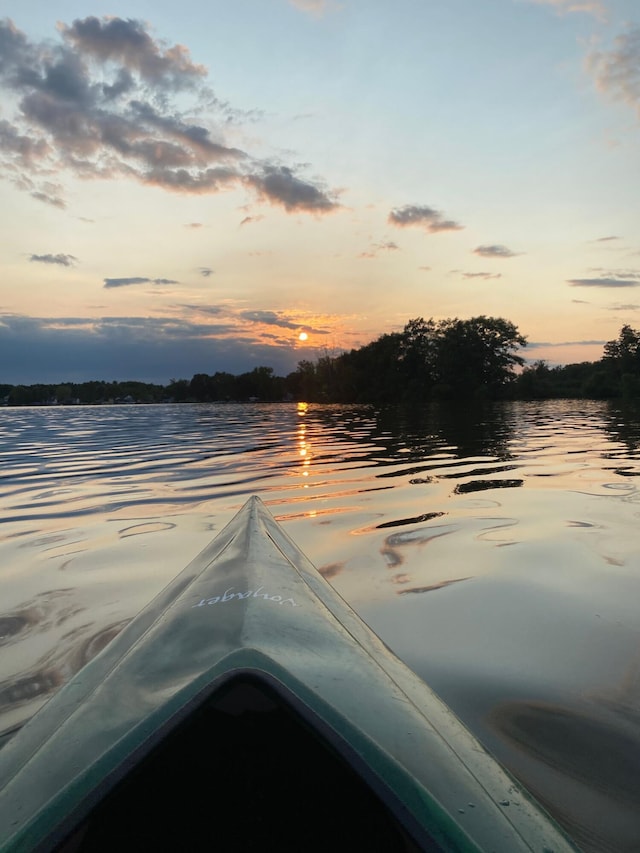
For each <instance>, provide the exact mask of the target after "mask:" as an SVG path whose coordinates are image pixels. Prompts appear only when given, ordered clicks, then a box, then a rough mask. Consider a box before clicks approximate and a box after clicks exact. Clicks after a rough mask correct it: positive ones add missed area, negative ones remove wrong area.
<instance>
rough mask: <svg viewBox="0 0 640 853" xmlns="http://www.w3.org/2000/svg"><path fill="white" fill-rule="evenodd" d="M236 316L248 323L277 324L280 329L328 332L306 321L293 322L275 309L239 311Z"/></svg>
mask: <svg viewBox="0 0 640 853" xmlns="http://www.w3.org/2000/svg"><path fill="white" fill-rule="evenodd" d="M238 316H239V317H240V318H241V319H243V320H248V321H249V322H250V323H262V324H264V325H266V326H279V327H280V328H282V329H296V330H297V329H304V330H305V331H306V332H313V333H314V334H316V335H328V334H329V332H328V331H327V330H326V329H314V328H312V327H311V326H309V325H308V324H306V323H294V322H293V321H292V320H289V319H288V318H287V317H286V316H283V315H282V314H279V313H277V312H276V311H241V312H240V313H239V315H238Z"/></svg>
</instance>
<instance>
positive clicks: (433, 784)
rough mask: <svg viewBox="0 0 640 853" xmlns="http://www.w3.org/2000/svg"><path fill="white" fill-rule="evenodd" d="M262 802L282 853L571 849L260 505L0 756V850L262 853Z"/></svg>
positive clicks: (562, 852) (254, 502) (248, 508)
mask: <svg viewBox="0 0 640 853" xmlns="http://www.w3.org/2000/svg"><path fill="white" fill-rule="evenodd" d="M230 697H231V698H230ZM238 703H239V704H238ZM243 703H244V704H243ZM256 704H257V706H258V707H255V706H256ZM273 706H275V707H273ZM234 707H235V712H234V710H233V709H234ZM238 708H239V709H240V710H242V709H243V708H244V713H239V712H238ZM260 708H262V710H261V711H260ZM278 721H279V722H278ZM272 724H274V725H276V728H275V729H273V730H272V729H270V726H272ZM278 726H279V727H280V728H278ZM252 728H253V732H252ZM243 729H244V731H243ZM234 731H235V733H234ZM261 731H262V734H261ZM301 733H302V734H304V735H306V739H305V738H302V740H300V737H301ZM243 738H244V739H245V740H243ZM280 738H282V741H280ZM296 739H297V740H296ZM267 743H268V744H269V748H270V749H271V748H272V749H273V750H274V752H273V753H272V754H269V752H268V750H267ZM280 743H282V747H281V748H280V746H279V744H280ZM233 744H235V746H232V745H233ZM245 747H246V748H245ZM236 755H237V758H238V761H235V760H234V759H235V757H236ZM274 755H275V756H276V757H275V758H274V757H273V756H274ZM187 756H188V760H187ZM225 756H226V757H225ZM264 756H268V757H267V758H266V759H265V758H264ZM322 768H324V769H322ZM345 774H346V775H345ZM340 779H342V781H340ZM345 780H350V782H349V785H350V784H351V783H354V785H355V788H354V785H351V787H349V785H348V784H347V782H346V781H345ZM345 785H346V788H345ZM356 789H357V790H359V791H360V793H355V790H356ZM340 790H342V791H346V792H345V793H343V795H342V796H340V795H337V797H336V796H334V794H335V792H338V791H340ZM372 798H373V799H372ZM290 801H291V806H290V805H289V802H290ZM352 802H353V803H354V804H355V803H356V802H359V803H360V804H361V805H358V807H357V808H356V807H355V805H354V809H353V813H352V811H351V808H350V805H351V803H352ZM196 804H197V805H196ZM261 804H262V805H263V806H265V808H264V809H262V817H259V818H256V821H257V823H255V826H256V827H258V828H259V827H260V826H262V827H263V828H264V827H266V826H267V825H269V826H272V827H275V828H276V835H278V841H277V843H275V842H274V845H273V846H274V847H275V848H276V849H279V850H285V849H292V850H293V849H298V850H299V849H320V847H311V848H310V847H309V846H308V845H307V844H306V843H304V844H303V843H300V838H301V835H300V833H301V832H302V833H303V835H304V834H305V833H306V835H305V837H307V836H309V837H310V838H311V839H313V838H320V829H319V826H320V825H321V824H322V822H323V821H326V822H327V825H328V826H329V834H330V835H332V841H331V843H330V844H329V843H327V842H326V836H323V837H324V838H325V843H324V849H326V847H327V846H331V847H333V848H334V849H335V848H337V849H344V850H348V849H358V848H360V849H389V850H393V849H399V850H403V849H405V850H412V849H419V850H444V851H458V853H477V851H505V853H524V851H536V852H537V853H543V851H547V853H549V851H553V853H568V851H571V850H575V848H574V847H573V846H572V845H571V843H570V842H569V841H568V840H567V839H566V838H565V836H564V835H563V834H562V832H561V831H560V830H559V829H558V828H557V827H556V826H555V824H554V823H553V822H552V821H551V820H550V818H549V817H548V816H547V815H546V814H545V813H544V812H543V811H542V810H541V809H540V808H539V806H538V805H537V804H536V803H534V802H533V800H532V799H531V798H530V797H529V795H528V794H527V793H526V792H525V791H524V790H523V789H522V788H521V787H520V786H519V785H518V784H517V783H516V782H515V781H514V780H513V779H512V778H511V777H510V776H509V775H508V774H507V773H506V772H505V771H504V770H503V769H502V768H501V767H500V766H499V765H498V764H497V762H496V761H495V760H494V759H493V758H492V757H491V756H490V755H489V754H488V753H487V752H486V751H485V750H484V749H483V748H482V746H481V745H480V744H479V742H478V741H477V740H476V739H475V738H474V737H473V736H472V735H471V734H470V733H469V731H468V730H467V729H466V728H465V727H464V726H463V725H462V723H461V722H460V721H459V720H458V718H457V717H456V716H455V715H454V714H453V713H452V711H451V710H450V709H449V708H447V707H446V706H445V705H444V704H443V703H442V701H441V700H440V699H438V697H437V696H436V695H435V694H434V693H433V691H431V690H430V689H429V687H428V686H427V685H426V684H424V682H422V681H421V680H420V679H419V678H418V677H417V676H416V675H415V674H414V673H412V672H411V671H410V670H409V669H408V668H407V667H406V666H405V665H404V664H402V663H401V662H400V661H399V660H398V659H397V658H396V657H395V656H394V655H393V654H392V653H391V652H390V650H389V649H388V648H387V647H386V646H385V645H384V644H383V643H382V641H381V640H380V639H379V638H378V637H377V636H376V635H375V634H374V633H373V632H371V631H370V630H369V628H368V627H367V626H366V625H365V624H364V623H363V622H362V621H361V620H360V619H359V617H358V616H357V615H356V614H355V613H354V612H353V611H352V610H351V608H349V606H348V605H347V604H346V603H345V602H344V601H343V599H341V598H340V596H339V595H338V594H337V593H336V592H335V591H334V590H333V589H332V588H331V586H330V585H329V584H328V583H327V582H326V581H325V580H324V578H322V576H321V575H320V574H319V573H318V572H317V570H316V569H315V568H314V566H313V565H312V564H311V563H310V562H309V560H308V559H307V558H306V557H305V555H304V554H303V553H302V552H301V551H300V550H299V549H298V548H297V546H296V545H295V544H294V543H293V542H292V540H291V539H290V538H289V537H288V536H287V534H286V533H285V532H284V531H283V530H282V528H281V527H280V526H279V525H278V524H277V522H276V521H275V520H274V519H273V517H272V516H271V515H270V513H269V512H268V511H267V509H266V508H265V506H264V504H263V503H262V502H261V501H260V499H259V498H257V497H253V498H251V499H250V500H249V501H248V502H247V504H246V505H245V506H244V508H243V509H242V510H241V511H240V512H239V513H238V515H237V516H236V517H235V518H234V519H233V520H232V521H231V522H230V523H229V524H228V525H227V527H226V528H225V529H224V530H223V531H222V532H221V533H220V534H219V535H218V536H217V537H216V539H215V540H214V541H213V542H212V543H211V544H210V545H209V546H208V547H207V548H205V549H204V551H203V552H202V553H201V554H200V555H199V556H198V557H196V558H195V560H193V561H192V563H190V564H189V566H187V568H186V569H184V570H183V572H181V573H180V574H179V575H178V576H177V577H176V578H175V579H174V580H173V581H172V582H171V583H170V584H169V585H168V586H167V587H166V588H165V589H164V590H163V591H162V592H161V593H160V594H159V595H158V596H157V597H156V598H155V599H154V600H153V601H152V602H151V603H150V604H149V605H148V606H147V607H146V608H145V609H144V610H143V611H142V612H141V613H140V614H139V615H138V616H137V617H136V618H135V619H134V620H133V621H132V622H131V623H130V624H129V625H128V626H127V627H126V628H125V629H124V630H123V631H121V633H120V634H118V636H117V637H115V639H113V640H112V641H111V643H110V644H109V645H108V646H107V647H106V648H105V649H104V650H103V651H102V652H101V653H100V654H99V655H98V656H97V657H96V658H95V659H94V660H93V661H91V662H90V663H89V664H87V665H86V666H85V667H84V669H82V670H81V671H80V672H79V673H78V675H77V676H76V677H75V678H73V679H72V680H71V681H70V682H69V683H68V684H67V685H65V686H64V687H63V688H62V689H61V690H60V691H59V692H58V693H57V694H56V695H55V696H54V697H53V698H52V699H51V700H50V701H49V702H48V703H47V704H46V705H45V706H44V707H43V708H42V710H41V711H40V712H39V713H38V714H36V715H35V717H34V718H33V719H32V720H31V721H29V723H28V724H27V725H26V726H25V727H24V728H23V729H22V730H21V731H20V732H19V733H18V734H17V735H16V736H15V737H14V738H12V739H11V740H10V741H9V743H8V744H7V745H6V746H5V747H4V748H3V749H2V751H0V850H2V851H11V852H12V853H15V851H19V850H20V851H22V850H24V851H32V850H54V849H62V850H65V853H72V851H75V850H78V849H80V850H81V849H83V845H85V841H84V840H83V839H85V838H86V839H88V841H87V842H86V845H85V846H84V849H92V850H93V849H97V848H96V846H95V845H96V844H99V843H100V838H105V839H106V838H107V837H108V833H109V832H113V833H116V834H117V832H118V831H120V830H118V829H117V824H118V821H120V824H121V826H122V821H123V820H124V821H125V823H126V824H127V826H130V822H131V820H133V819H135V820H136V826H137V830H136V832H139V833H142V834H144V833H146V832H149V831H151V829H153V828H152V827H151V829H150V825H151V824H153V823H154V822H155V823H156V824H157V830H156V829H153V832H154V833H155V838H156V842H157V844H158V845H159V846H158V847H156V848H155V849H170V848H171V847H172V844H168V846H166V847H165V846H164V844H163V842H162V839H168V838H170V837H172V838H175V837H176V834H177V836H178V837H179V838H180V834H181V833H186V832H187V829H188V831H189V832H190V833H192V838H193V843H191V842H188V843H187V842H185V840H184V838H183V839H182V840H180V841H179V842H176V843H175V844H174V845H173V848H174V849H175V847H176V846H177V847H179V848H182V849H199V847H200V846H201V845H200V843H199V842H198V841H197V838H199V837H202V834H203V833H204V836H205V837H206V838H207V839H210V835H209V833H213V836H215V838H216V839H217V841H218V842H219V841H220V840H222V839H224V840H222V845H221V846H222V849H231V850H233V849H238V850H249V849H255V846H253V847H252V846H251V842H250V840H249V839H248V838H247V837H246V833H245V830H244V828H243V827H244V825H245V824H247V823H248V824H251V822H252V821H253V815H254V814H255V813H257V812H258V811H260V809H259V808H258V807H259V806H260V805H261ZM329 804H331V809H330V808H329V807H328V806H329ZM345 804H347V805H346V808H345V807H344V806H345ZM232 806H233V808H232ZM330 812H331V814H330ZM298 814H299V815H300V822H298V821H297V816H298ZM333 814H336V815H337V814H340V815H341V818H340V820H339V821H338V829H335V827H334V828H331V826H330V824H329V822H330V821H331V820H333V817H332V815H333ZM187 816H189V821H190V826H189V827H187V820H186V818H187ZM349 821H351V822H349ZM378 821H381V823H380V825H378ZM367 823H371V836H372V838H373V839H374V840H372V841H371V842H370V843H371V845H373V846H369V842H365V841H364V840H363V838H364V836H363V835H362V833H363V832H364V829H365V828H366V825H367ZM300 827H302V829H301V828H300ZM122 831H123V832H129V833H130V830H126V829H125V828H124V827H122ZM265 831H266V830H265ZM386 832H389V833H390V836H389V837H391V836H393V838H394V839H395V840H394V841H389V845H390V846H388V847H386V848H381V847H376V846H375V839H379V840H380V839H383V838H384V837H385V833H386ZM350 833H354V834H355V835H352V834H350ZM358 833H360V835H358ZM341 834H342V837H343V838H344V839H345V843H344V844H343V843H342V842H341V840H340V838H341ZM129 837H130V836H129ZM353 837H357V841H355V842H353V841H352V840H351V841H348V840H347V838H349V839H353ZM230 839H231V840H230ZM233 839H235V840H233ZM141 843H142V842H141ZM208 843H209V842H208V841H207V842H206V843H205V842H203V843H202V846H204V847H206V846H207V845H208ZM212 843H213V842H212ZM216 843H217V842H216ZM232 843H237V844H238V845H239V846H237V847H233V846H229V845H230V844H232ZM247 844H249V846H246V845H247ZM309 844H311V841H309ZM60 845H62V847H60ZM144 845H145V846H146V842H144ZM243 845H245V846H243ZM287 845H289V846H287ZM118 846H121V847H123V846H124V847H125V848H126V847H127V844H124V843H123V842H119V841H117V839H116V838H115V837H114V838H113V839H112V843H111V846H110V849H117V848H118ZM265 846H266V845H264V844H260V845H259V849H262V848H263V847H265ZM104 849H107V848H104ZM142 849H144V847H143V848H142Z"/></svg>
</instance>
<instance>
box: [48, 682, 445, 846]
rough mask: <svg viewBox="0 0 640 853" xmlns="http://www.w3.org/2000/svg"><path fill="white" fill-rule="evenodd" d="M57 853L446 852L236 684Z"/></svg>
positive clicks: (177, 731)
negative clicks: (138, 852)
mask: <svg viewBox="0 0 640 853" xmlns="http://www.w3.org/2000/svg"><path fill="white" fill-rule="evenodd" d="M53 849H55V850H56V851H57V852H58V853H85V851H91V853H101V851H109V853H112V851H118V850H132V849H135V850H154V851H158V850H189V851H192V850H222V851H232V853H233V852H234V851H253V850H256V851H257V850H259V851H263V850H269V849H272V850H277V851H279V853H284V851H296V853H299V851H321V850H322V851H326V850H345V851H347V850H348V851H353V850H366V851H368V853H370V851H384V853H393V851H402V853H411V852H412V851H419V850H434V851H436V850H439V849H440V848H439V847H438V846H437V845H435V844H434V845H430V844H429V843H428V842H426V844H425V842H424V840H423V839H421V840H420V843H419V844H418V843H416V842H415V841H414V840H412V838H411V836H410V834H409V833H408V832H407V830H406V828H405V827H403V826H402V824H401V822H400V821H399V820H398V818H397V817H396V816H395V815H394V814H393V813H392V811H391V810H390V808H389V807H388V806H387V805H386V804H385V803H384V802H383V800H382V799H381V798H380V797H379V796H378V795H377V794H376V793H375V792H374V791H373V790H372V788H371V787H370V785H369V784H367V782H366V781H365V780H364V779H363V778H362V777H361V775H360V774H359V773H357V772H356V771H355V770H354V769H353V767H351V766H350V764H349V762H348V761H347V760H345V758H344V757H343V756H342V755H340V754H339V752H338V751H337V750H336V749H335V747H334V746H332V745H331V744H329V743H328V742H327V741H326V739H325V738H324V737H322V735H321V734H319V733H318V730H317V728H316V727H315V726H312V725H311V724H310V722H309V720H305V719H304V718H303V716H302V715H301V714H300V713H298V711H296V710H295V709H294V707H292V705H291V704H290V703H288V702H287V701H286V700H285V699H284V698H283V696H282V695H280V694H279V692H277V691H276V690H275V689H274V688H273V687H272V686H271V685H269V684H268V683H266V682H265V681H263V680H261V679H260V678H258V677H255V676H252V675H241V676H236V677H234V678H232V679H231V680H229V681H227V682H226V683H225V684H224V685H223V686H222V687H221V688H220V689H218V690H216V691H215V692H214V693H213V694H212V695H210V696H209V697H208V698H206V699H205V700H204V701H203V702H202V703H201V704H200V705H199V707H197V708H195V709H194V710H193V711H192V712H190V713H189V714H188V716H186V717H185V718H184V719H182V720H181V721H180V722H179V723H178V724H177V725H176V726H174V728H173V729H172V730H171V731H169V732H168V733H166V734H165V735H163V737H162V738H161V739H160V740H159V741H158V742H157V743H156V744H155V745H153V747H152V748H151V749H150V750H149V751H148V752H147V754H146V755H144V756H143V757H142V758H141V759H140V760H138V761H137V762H135V763H134V764H133V766H132V767H131V768H130V769H129V770H128V771H127V773H126V774H125V775H124V776H123V777H122V778H121V779H120V781H118V782H117V784H116V785H115V786H114V787H113V788H112V789H111V790H110V791H109V792H108V793H106V794H105V795H104V796H103V798H102V800H101V801H100V802H99V803H98V804H97V805H95V806H94V808H93V809H92V811H91V812H90V813H89V814H88V815H86V816H84V817H83V819H82V821H81V823H80V825H76V826H75V827H73V828H71V827H69V828H68V830H67V832H66V837H65V839H64V840H63V841H62V843H60V844H58V845H57V846H56V847H54V848H53Z"/></svg>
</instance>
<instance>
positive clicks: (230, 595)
mask: <svg viewBox="0 0 640 853" xmlns="http://www.w3.org/2000/svg"><path fill="white" fill-rule="evenodd" d="M263 589H264V587H262V586H259V587H258V589H256V591H255V592H254V591H253V590H252V589H248V590H247V591H246V592H232V590H233V587H232V586H230V587H229V589H226V590H225V591H224V593H223V594H222V595H214V596H213V597H212V598H202V599H200V601H199V602H198V603H197V604H192V605H191V607H192V608H193V607H208V606H209V605H210V604H224V603H225V602H227V601H233V600H234V598H240V599H242V598H264V600H265V601H275V603H276V604H289V605H290V606H291V607H300V605H299V604H296V603H295V601H294V600H293V598H283V597H282V596H281V595H269V593H268V592H262V590H263Z"/></svg>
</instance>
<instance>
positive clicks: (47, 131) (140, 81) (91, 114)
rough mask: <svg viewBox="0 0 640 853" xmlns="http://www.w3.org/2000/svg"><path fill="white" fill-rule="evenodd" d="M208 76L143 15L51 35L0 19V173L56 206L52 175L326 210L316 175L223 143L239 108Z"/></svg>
mask: <svg viewBox="0 0 640 853" xmlns="http://www.w3.org/2000/svg"><path fill="white" fill-rule="evenodd" d="M206 76H207V74H206V69H205V68H204V66H202V65H199V64H197V63H195V62H193V60H192V59H191V57H190V55H189V51H188V50H187V48H186V47H184V46H182V45H168V44H166V43H165V42H163V41H161V40H158V39H154V38H153V37H152V36H151V35H150V33H149V30H148V28H147V26H146V25H145V24H144V23H142V22H141V21H136V20H131V19H127V20H125V19H122V18H106V17H105V18H101V19H100V18H96V17H88V18H85V19H84V20H76V21H74V22H73V23H72V24H71V25H65V24H60V25H59V38H58V41H56V42H50V41H47V42H35V41H30V40H29V39H28V38H27V37H26V36H25V35H24V33H22V32H20V31H19V30H17V28H16V27H15V26H14V24H13V23H12V22H11V21H9V20H4V21H0V86H1V87H3V89H4V90H5V93H6V94H7V95H8V96H9V99H10V100H12V101H15V103H16V108H15V113H14V115H13V116H12V117H7V118H3V119H2V121H0V174H2V175H4V177H5V178H7V179H8V180H11V181H13V182H14V183H15V184H16V185H17V186H18V187H20V188H21V189H23V190H27V191H29V192H31V194H32V196H33V197H34V198H37V199H39V200H41V201H46V202H48V203H50V204H54V205H56V206H58V207H62V206H64V199H63V194H62V191H61V189H60V188H58V190H57V191H55V192H54V191H52V188H51V187H50V186H47V184H46V182H47V180H48V179H47V175H50V174H52V173H54V172H57V173H64V172H66V173H68V174H71V175H75V176H78V177H81V178H84V179H90V178H94V179H96V178H106V179H108V178H121V179H122V178H125V179H129V180H136V181H139V182H140V183H142V184H148V185H154V186H158V187H161V188H163V189H165V190H170V191H174V192H181V193H192V194H203V193H217V192H220V191H222V190H224V189H229V188H234V187H237V188H241V187H245V188H249V189H250V190H252V191H253V192H255V193H256V194H257V195H258V196H259V197H260V198H261V199H262V200H264V201H265V202H267V203H270V204H275V205H279V206H282V207H284V209H285V210H287V211H289V212H298V211H300V212H313V213H327V212H330V211H332V210H334V209H336V208H337V207H338V205H337V202H336V201H335V198H334V197H333V196H332V195H331V194H330V193H329V192H328V190H327V189H326V188H325V187H324V186H323V185H322V184H321V183H320V182H319V181H314V180H307V179H305V178H304V177H302V176H301V175H300V174H298V172H297V171H295V170H294V169H292V168H290V167H288V166H286V165H274V164H273V163H271V162H268V161H265V160H261V159H259V158H255V157H252V156H251V155H250V154H248V153H246V152H244V151H241V150H239V149H237V148H234V147H230V146H228V145H227V144H226V143H225V141H224V135H225V134H224V129H225V126H226V125H227V124H228V123H229V121H230V120H235V118H236V116H237V114H236V112H235V111H234V110H233V109H232V108H231V107H230V106H229V105H228V104H227V103H225V102H224V101H221V100H219V99H218V98H217V97H216V96H215V95H214V94H213V92H212V91H211V89H210V88H209V87H208V86H207V83H206ZM189 101H190V102H191V103H190V104H189ZM178 102H179V103H180V108H178V106H177V103H178ZM194 114H195V115H198V116H199V117H201V118H200V120H199V121H198V122H197V123H196V122H195V121H194V120H193V118H192V116H193V115H194Z"/></svg>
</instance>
